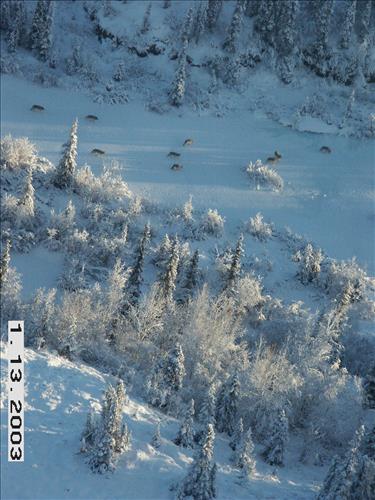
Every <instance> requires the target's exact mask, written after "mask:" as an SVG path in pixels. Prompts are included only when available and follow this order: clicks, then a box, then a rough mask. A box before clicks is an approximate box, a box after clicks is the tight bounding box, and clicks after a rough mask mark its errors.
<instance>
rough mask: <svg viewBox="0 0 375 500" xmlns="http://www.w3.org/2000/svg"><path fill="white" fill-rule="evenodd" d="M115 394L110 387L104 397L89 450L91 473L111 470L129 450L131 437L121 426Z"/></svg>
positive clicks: (119, 409) (118, 403)
mask: <svg viewBox="0 0 375 500" xmlns="http://www.w3.org/2000/svg"><path fill="white" fill-rule="evenodd" d="M116 392H117V391H116V390H115V389H114V388H113V387H112V386H111V385H110V386H109V387H108V388H107V390H106V392H105V395H104V402H103V406H102V413H101V420H100V422H99V424H98V426H97V430H96V432H95V433H94V436H95V437H94V441H93V443H92V446H91V447H90V449H89V452H90V458H89V464H90V467H91V469H92V471H93V472H99V473H104V472H107V471H111V470H113V469H114V468H115V466H116V461H117V458H118V456H119V455H120V454H121V453H123V452H124V451H126V450H128V449H129V448H130V443H131V436H130V433H129V431H128V428H127V426H126V425H123V424H122V410H123V408H122V406H121V404H120V403H121V397H120V399H119V398H118V397H117V393H116ZM120 392H121V390H120ZM86 444H87V443H86Z"/></svg>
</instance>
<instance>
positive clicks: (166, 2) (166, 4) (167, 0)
mask: <svg viewBox="0 0 375 500" xmlns="http://www.w3.org/2000/svg"><path fill="white" fill-rule="evenodd" d="M171 3H172V0H164V3H163V9H169V7H170V6H171Z"/></svg>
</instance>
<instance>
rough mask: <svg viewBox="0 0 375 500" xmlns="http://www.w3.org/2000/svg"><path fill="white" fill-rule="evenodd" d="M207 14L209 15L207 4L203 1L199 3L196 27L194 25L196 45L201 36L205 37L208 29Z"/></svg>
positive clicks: (195, 21) (195, 20)
mask: <svg viewBox="0 0 375 500" xmlns="http://www.w3.org/2000/svg"><path fill="white" fill-rule="evenodd" d="M206 14H207V9H206V2H205V1H201V2H200V3H199V6H198V8H197V9H196V13H195V19H194V25H193V36H194V40H195V43H198V42H199V40H200V38H201V36H202V35H203V33H204V31H205V29H206V24H207V22H206Z"/></svg>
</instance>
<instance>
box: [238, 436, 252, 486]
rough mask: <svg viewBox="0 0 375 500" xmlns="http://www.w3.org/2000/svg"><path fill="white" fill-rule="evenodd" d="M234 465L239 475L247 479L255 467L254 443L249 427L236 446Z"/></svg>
mask: <svg viewBox="0 0 375 500" xmlns="http://www.w3.org/2000/svg"><path fill="white" fill-rule="evenodd" d="M235 455H236V459H235V465H236V467H238V468H239V469H240V477H241V478H242V479H249V478H250V477H251V475H252V473H253V472H254V469H255V464H256V462H255V457H254V443H253V437H252V432H251V428H249V429H248V430H247V432H246V433H245V434H244V435H243V436H242V440H241V442H240V443H239V444H238V446H237V448H236V452H235Z"/></svg>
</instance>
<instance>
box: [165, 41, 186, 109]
mask: <svg viewBox="0 0 375 500" xmlns="http://www.w3.org/2000/svg"><path fill="white" fill-rule="evenodd" d="M186 49H187V44H186V43H184V44H183V46H182V49H181V51H180V55H179V58H178V66H177V70H176V73H175V76H174V80H173V82H172V87H171V90H170V92H169V100H170V103H171V104H172V106H177V107H178V106H181V104H182V103H183V101H184V97H185V87H186Z"/></svg>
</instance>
